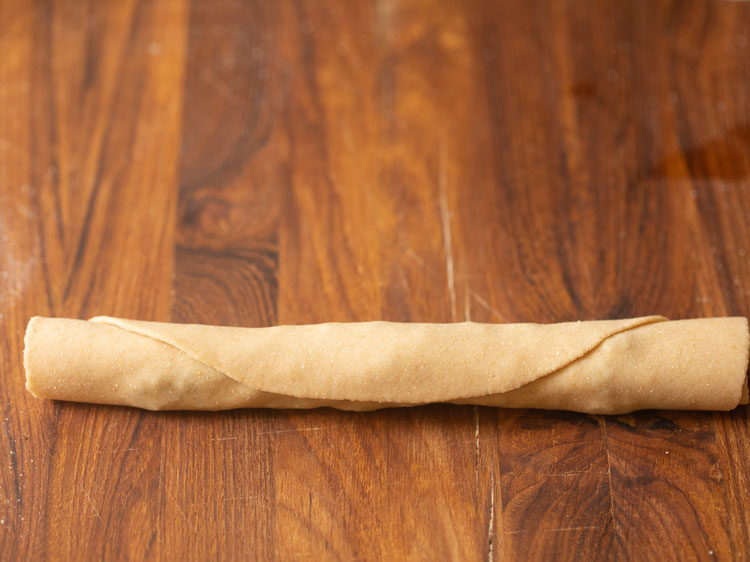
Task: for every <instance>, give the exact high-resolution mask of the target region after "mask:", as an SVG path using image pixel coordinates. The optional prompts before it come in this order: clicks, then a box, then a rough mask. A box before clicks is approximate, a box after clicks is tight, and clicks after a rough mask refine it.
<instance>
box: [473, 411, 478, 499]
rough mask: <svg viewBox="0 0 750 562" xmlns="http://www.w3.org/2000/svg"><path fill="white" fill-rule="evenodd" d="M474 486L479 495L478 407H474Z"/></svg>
mask: <svg viewBox="0 0 750 562" xmlns="http://www.w3.org/2000/svg"><path fill="white" fill-rule="evenodd" d="M474 485H475V486H476V490H477V494H479V406H474Z"/></svg>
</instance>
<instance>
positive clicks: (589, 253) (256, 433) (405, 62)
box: [0, 0, 750, 561]
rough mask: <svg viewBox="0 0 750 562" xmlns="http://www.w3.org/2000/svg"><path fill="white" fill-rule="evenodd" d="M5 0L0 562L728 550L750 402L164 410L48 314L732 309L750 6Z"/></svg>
mask: <svg viewBox="0 0 750 562" xmlns="http://www.w3.org/2000/svg"><path fill="white" fill-rule="evenodd" d="M32 4H33V3H31V2H13V1H12V0H4V1H3V2H2V3H1V4H0V6H1V7H0V244H1V245H2V246H1V248H2V250H1V251H0V329H1V330H2V338H0V346H1V347H0V372H1V373H2V385H1V386H0V399H1V401H0V404H1V405H2V408H3V412H2V432H0V457H2V461H3V462H2V464H1V465H0V486H1V488H0V558H1V559H3V560H45V559H47V560H81V561H83V560H102V559H106V560H214V559H227V560H228V559H234V560H253V559H254V560H269V559H274V560H284V561H286V560H297V559H309V560H429V561H436V560H478V559H489V560H519V561H526V560H535V559H536V560H576V561H577V560H592V559H597V558H599V559H607V560H649V561H650V560H659V561H664V560H681V561H684V560H747V559H748V557H750V501H749V500H748V497H750V410H749V409H748V408H747V407H740V408H738V409H737V410H735V411H733V412H729V413H703V412H643V413H636V414H632V415H625V416H615V417H606V418H605V417H600V416H587V415H579V414H573V413H560V412H541V411H510V410H496V409H490V408H475V407H455V406H440V405H436V406H430V407H421V408H414V409H398V410H390V411H379V412H375V413H363V414H357V413H344V412H337V411H331V410H319V411H303V412H289V411H262V410H259V411H234V412H228V413H217V414H201V413H152V412H145V411H138V410H135V409H127V408H118V407H106V406H94V405H85V404H68V403H51V402H46V401H41V400H37V399H35V398H33V397H32V396H30V395H29V394H28V393H27V392H26V391H25V390H24V375H23V367H22V349H23V334H24V329H25V326H26V322H27V321H28V319H29V317H30V316H32V315H35V314H41V315H53V316H69V317H83V318H85V317H89V316H92V315H96V314H109V315H116V316H123V317H133V318H140V319H147V320H148V319H153V320H171V321H175V322H202V323H215V324H226V325H245V326H263V325H271V324H281V323H308V322H319V321H333V320H336V321H357V320H373V319H385V320H396V321H434V322H449V321H463V320H469V319H471V320H474V321H481V322H511V321H535V322H553V321H564V320H574V319H584V318H621V317H631V316H638V315H645V314H651V313H661V314H665V315H668V316H671V317H673V318H685V317H697V316H712V315H744V316H748V315H750V263H749V262H748V258H750V227H749V226H748V224H750V179H749V178H750V4H747V3H741V2H710V1H704V0H700V1H699V0H689V1H688V0H685V1H680V2H667V1H652V0H636V1H633V2H614V1H610V2H600V1H597V0H586V1H574V0H570V1H569V2H563V1H553V0H549V1H545V0H540V1H538V2H533V3H527V2H514V1H512V0H506V1H501V2H472V1H466V2H458V1H455V2H437V1H432V0H422V1H415V2H406V1H400V0H376V1H374V2H345V1H340V2H305V1H297V2H278V3H275V2H239V1H233V0H220V1H208V0H205V1H201V0H195V1H193V2H188V1H187V0H151V1H148V2H137V1H134V0H129V1H122V2H91V3H85V2H76V1H74V0H69V1H56V0H52V1H47V2H44V1H42V2H37V3H35V5H32Z"/></svg>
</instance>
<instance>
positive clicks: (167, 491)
mask: <svg viewBox="0 0 750 562" xmlns="http://www.w3.org/2000/svg"><path fill="white" fill-rule="evenodd" d="M159 482H161V487H162V489H163V490H164V493H165V494H166V496H167V497H168V498H169V499H170V501H171V502H172V503H173V504H174V506H175V507H176V508H177V511H178V512H179V513H180V515H182V518H183V519H184V520H185V523H187V524H188V527H190V521H188V518H187V515H185V512H184V511H182V508H181V507H180V503H179V502H178V501H177V498H175V497H174V496H173V495H172V494H170V493H169V490H168V489H167V485H166V483H165V482H164V478H162V477H161V474H160V475H159Z"/></svg>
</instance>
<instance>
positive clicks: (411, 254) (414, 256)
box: [406, 247, 424, 267]
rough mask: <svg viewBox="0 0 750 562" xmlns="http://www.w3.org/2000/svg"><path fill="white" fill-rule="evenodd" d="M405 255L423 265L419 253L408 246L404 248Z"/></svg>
mask: <svg viewBox="0 0 750 562" xmlns="http://www.w3.org/2000/svg"><path fill="white" fill-rule="evenodd" d="M406 256H407V257H409V258H411V259H412V260H414V261H415V262H417V263H418V264H419V265H420V266H422V267H424V260H423V259H422V258H420V257H419V254H417V253H416V252H415V251H414V250H412V249H411V248H410V247H407V248H406Z"/></svg>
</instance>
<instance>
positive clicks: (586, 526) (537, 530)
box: [505, 525, 599, 535]
mask: <svg viewBox="0 0 750 562" xmlns="http://www.w3.org/2000/svg"><path fill="white" fill-rule="evenodd" d="M586 529H599V527H597V526H596V525H585V526H583V527H559V528H556V529H519V530H518V531H506V532H505V534H506V535H519V534H521V533H562V532H566V531H583V530H586Z"/></svg>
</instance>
